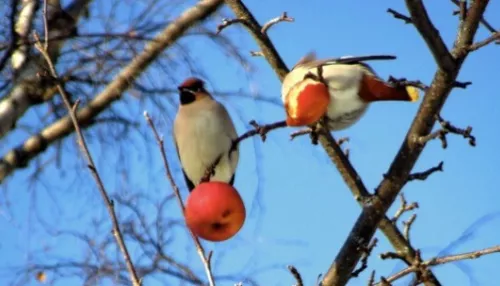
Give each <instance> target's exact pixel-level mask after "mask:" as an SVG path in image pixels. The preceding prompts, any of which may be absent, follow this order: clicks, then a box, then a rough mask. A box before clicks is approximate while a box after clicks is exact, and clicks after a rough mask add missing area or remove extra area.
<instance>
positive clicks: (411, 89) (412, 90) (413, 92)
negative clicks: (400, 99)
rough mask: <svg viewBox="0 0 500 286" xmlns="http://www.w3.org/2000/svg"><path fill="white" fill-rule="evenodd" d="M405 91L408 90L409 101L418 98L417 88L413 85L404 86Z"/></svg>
mask: <svg viewBox="0 0 500 286" xmlns="http://www.w3.org/2000/svg"><path fill="white" fill-rule="evenodd" d="M406 92H408V95H409V96H410V101H411V102H415V101H417V100H418V99H419V98H420V94H419V90H418V88H416V87H414V86H406Z"/></svg>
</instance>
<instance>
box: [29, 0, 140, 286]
mask: <svg viewBox="0 0 500 286" xmlns="http://www.w3.org/2000/svg"><path fill="white" fill-rule="evenodd" d="M43 21H44V30H45V38H46V39H48V33H49V32H48V26H47V0H45V1H44V10H43ZM33 36H34V38H35V48H36V49H37V50H38V51H39V52H40V54H41V55H42V56H43V58H44V59H45V61H46V62H47V65H48V68H49V71H50V75H51V76H52V77H53V78H56V79H59V75H58V74H57V71H56V69H55V67H54V63H53V62H52V59H51V58H50V56H49V53H48V42H47V41H45V44H44V45H42V43H41V41H40V37H39V35H38V34H37V32H36V31H35V32H34V34H33ZM56 87H57V90H58V91H59V94H60V95H61V97H62V99H63V102H64V105H65V106H66V109H67V110H68V114H69V116H70V118H71V122H72V123H73V126H74V128H75V132H76V138H77V143H78V146H79V148H80V151H81V153H82V154H83V156H84V157H85V160H86V161H87V167H88V169H89V171H90V173H91V174H92V177H94V180H95V182H96V184H97V188H98V189H99V192H100V194H101V197H102V199H103V200H104V204H105V205H106V209H107V211H108V214H109V216H110V218H111V224H112V227H113V231H112V233H113V236H114V238H115V240H116V243H117V244H118V248H119V249H120V252H121V253H122V255H123V258H124V260H125V265H126V267H127V271H128V272H129V274H130V281H131V282H132V285H134V286H140V285H141V281H140V279H139V276H138V275H137V271H136V269H135V267H134V264H133V263H132V259H131V258H130V254H129V252H128V249H127V246H126V245H125V241H124V240H123V234H122V232H121V230H120V224H119V223H118V218H117V217H116V213H115V207H114V203H113V201H112V200H111V199H110V198H109V195H108V192H107V191H106V188H105V187H104V183H103V182H102V180H101V176H100V175H99V173H98V171H97V167H96V166H95V163H94V159H93V158H92V155H91V154H90V151H89V148H88V146H87V142H86V141H85V137H84V136H83V133H82V130H81V128H80V124H79V123H78V118H77V116H76V109H77V105H76V104H75V105H74V106H72V105H71V103H70V97H69V96H68V94H67V93H66V91H65V89H64V88H63V86H62V85H61V84H60V83H57V84H56ZM77 103H78V101H77Z"/></svg>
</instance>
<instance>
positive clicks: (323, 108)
mask: <svg viewBox="0 0 500 286" xmlns="http://www.w3.org/2000/svg"><path fill="white" fill-rule="evenodd" d="M387 59H395V57H393V56H366V57H343V58H338V59H322V60H318V59H316V57H315V55H314V54H313V53H310V54H308V55H306V56H305V57H303V58H302V59H300V60H299V62H298V63H297V64H296V65H295V66H294V67H293V68H292V70H291V71H290V73H288V74H287V76H286V77H285V79H284V80H283V84H282V90H281V96H282V101H283V103H284V105H285V109H286V112H287V123H288V125H289V126H303V125H309V124H312V123H315V122H316V121H318V120H319V119H320V118H321V117H323V116H324V115H326V117H327V120H328V127H329V129H330V130H342V129H346V128H348V127H350V126H352V125H353V124H354V123H356V122H357V121H358V120H359V119H360V118H361V117H362V116H363V115H364V114H365V112H366V110H367V108H368V106H369V105H370V103H372V102H376V101H416V100H417V99H418V97H419V94H418V90H417V89H416V88H414V87H411V86H406V87H404V86H400V85H395V84H392V83H389V82H386V81H384V80H382V79H381V78H379V77H378V76H377V75H376V74H375V71H374V70H373V69H372V68H371V67H370V66H369V65H367V64H365V63H363V61H366V60H387Z"/></svg>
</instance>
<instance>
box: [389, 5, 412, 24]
mask: <svg viewBox="0 0 500 286" xmlns="http://www.w3.org/2000/svg"><path fill="white" fill-rule="evenodd" d="M387 13H389V14H391V15H392V16H393V17H394V18H396V19H399V20H403V21H404V22H405V24H411V23H413V22H412V20H411V18H410V17H408V16H406V15H403V14H401V13H399V12H398V11H395V10H393V9H390V8H389V9H387Z"/></svg>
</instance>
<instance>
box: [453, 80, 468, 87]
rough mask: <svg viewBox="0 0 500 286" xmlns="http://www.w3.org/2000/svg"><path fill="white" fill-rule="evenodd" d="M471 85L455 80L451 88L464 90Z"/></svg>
mask: <svg viewBox="0 0 500 286" xmlns="http://www.w3.org/2000/svg"><path fill="white" fill-rule="evenodd" d="M471 84H472V81H458V80H456V81H455V82H454V83H453V87H458V88H461V89H466V88H467V87H468V86H469V85H471Z"/></svg>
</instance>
